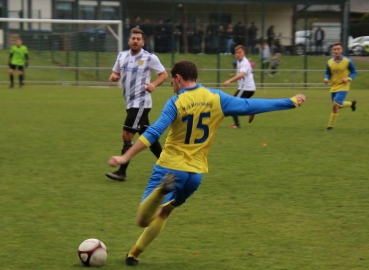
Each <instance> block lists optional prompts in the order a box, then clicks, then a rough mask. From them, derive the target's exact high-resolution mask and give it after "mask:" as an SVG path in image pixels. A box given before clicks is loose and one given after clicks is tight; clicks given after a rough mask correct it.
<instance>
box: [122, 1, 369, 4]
mask: <svg viewBox="0 0 369 270" xmlns="http://www.w3.org/2000/svg"><path fill="white" fill-rule="evenodd" d="M126 1H135V2H176V3H199V2H201V3H212V4H216V3H218V2H219V3H220V4H250V3H258V4H261V3H262V2H263V1H265V3H266V4H272V3H273V4H293V5H297V4H304V5H305V4H307V5H325V4H335V5H337V4H342V3H345V2H347V1H348V0H201V1H199V0H151V1H147V0H126ZM351 1H353V0H351ZM363 1H368V0H363Z"/></svg>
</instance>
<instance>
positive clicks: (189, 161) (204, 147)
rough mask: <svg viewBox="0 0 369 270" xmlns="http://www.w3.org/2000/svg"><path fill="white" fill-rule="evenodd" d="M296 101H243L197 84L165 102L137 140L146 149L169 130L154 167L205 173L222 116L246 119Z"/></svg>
mask: <svg viewBox="0 0 369 270" xmlns="http://www.w3.org/2000/svg"><path fill="white" fill-rule="evenodd" d="M296 105H297V103H296V99H295V98H292V99H289V98H288V99H257V98H253V99H245V98H237V97H233V96H230V95H228V94H226V93H224V92H222V91H221V90H218V89H208V88H205V87H203V86H201V85H200V84H197V85H196V86H195V87H193V88H184V89H181V91H179V93H178V95H176V96H173V97H172V98H171V99H169V100H168V101H167V103H166V104H165V107H164V109H163V111H162V113H161V115H160V117H159V119H158V120H157V121H156V122H155V123H154V124H153V125H152V126H151V127H149V128H148V129H147V130H146V131H145V132H144V133H143V134H142V135H141V136H140V138H139V139H140V140H141V141H142V142H143V143H144V144H145V145H146V146H150V145H151V144H152V143H154V142H155V141H157V140H158V139H159V138H160V136H161V134H163V132H164V131H165V130H166V129H167V128H168V127H169V133H168V136H167V139H166V142H165V145H164V147H163V151H162V153H161V155H160V158H159V159H158V161H157V164H158V165H159V166H161V167H164V168H168V169H172V170H180V171H185V172H192V173H206V172H208V161H207V155H208V152H209V150H210V147H211V145H212V143H213V140H214V136H215V132H216V130H217V128H218V126H219V124H220V123H221V121H222V120H223V118H224V117H225V116H230V115H250V114H258V113H263V112H269V111H276V110H286V109H291V108H295V107H296Z"/></svg>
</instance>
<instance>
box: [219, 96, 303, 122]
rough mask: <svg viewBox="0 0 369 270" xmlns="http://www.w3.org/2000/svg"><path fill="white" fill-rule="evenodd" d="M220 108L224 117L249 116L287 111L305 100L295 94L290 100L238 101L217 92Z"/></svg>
mask: <svg viewBox="0 0 369 270" xmlns="http://www.w3.org/2000/svg"><path fill="white" fill-rule="evenodd" d="M219 94H220V99H221V106H222V110H223V113H224V115H225V116H230V115H250V114H258V113H264V112H271V111H280V110H288V109H293V108H296V107H299V106H301V105H302V104H303V103H304V102H305V100H306V98H305V95H303V94H297V95H295V96H293V97H292V98H282V99H261V98H252V99H240V98H235V97H233V96H230V95H228V94H226V93H224V92H222V91H219Z"/></svg>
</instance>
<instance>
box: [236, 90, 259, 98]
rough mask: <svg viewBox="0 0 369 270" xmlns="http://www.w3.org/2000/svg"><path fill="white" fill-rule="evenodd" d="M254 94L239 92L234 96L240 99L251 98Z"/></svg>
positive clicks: (252, 92)
mask: <svg viewBox="0 0 369 270" xmlns="http://www.w3.org/2000/svg"><path fill="white" fill-rule="evenodd" d="M254 93H255V91H247V90H237V91H236V93H234V96H235V97H239V98H250V97H252V96H253V95H254Z"/></svg>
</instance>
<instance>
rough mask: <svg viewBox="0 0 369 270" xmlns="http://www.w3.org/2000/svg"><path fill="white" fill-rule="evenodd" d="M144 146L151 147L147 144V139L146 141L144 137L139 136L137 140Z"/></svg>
mask: <svg viewBox="0 0 369 270" xmlns="http://www.w3.org/2000/svg"><path fill="white" fill-rule="evenodd" d="M138 139H139V140H140V141H141V142H142V143H143V144H144V145H146V146H147V147H150V146H151V143H150V142H149V140H148V139H146V137H145V136H144V135H141V136H140V137H139V138H138Z"/></svg>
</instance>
